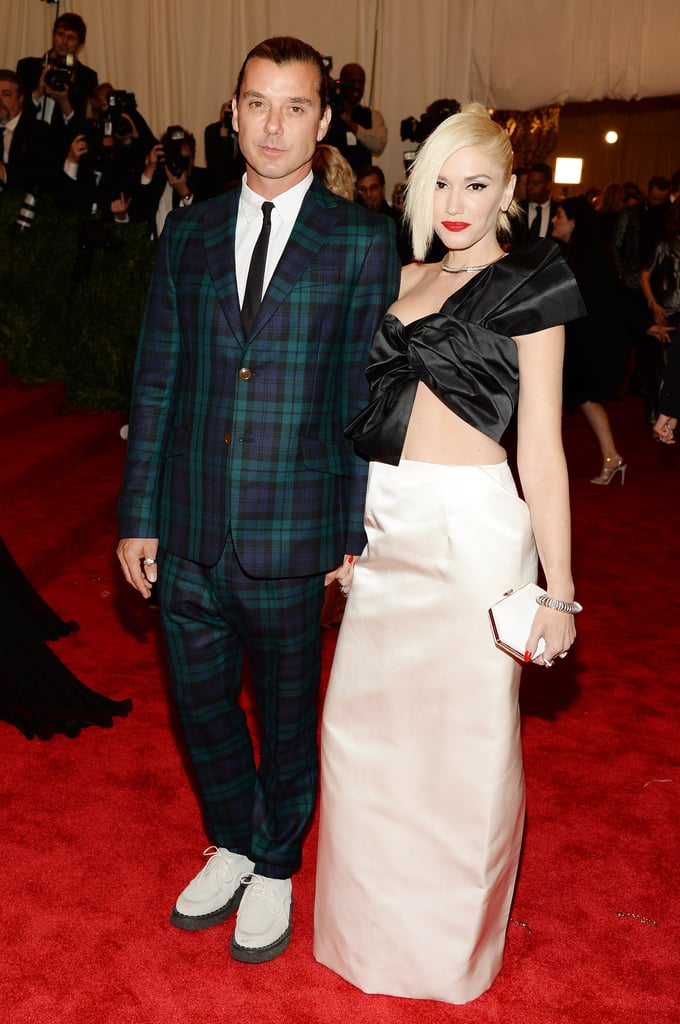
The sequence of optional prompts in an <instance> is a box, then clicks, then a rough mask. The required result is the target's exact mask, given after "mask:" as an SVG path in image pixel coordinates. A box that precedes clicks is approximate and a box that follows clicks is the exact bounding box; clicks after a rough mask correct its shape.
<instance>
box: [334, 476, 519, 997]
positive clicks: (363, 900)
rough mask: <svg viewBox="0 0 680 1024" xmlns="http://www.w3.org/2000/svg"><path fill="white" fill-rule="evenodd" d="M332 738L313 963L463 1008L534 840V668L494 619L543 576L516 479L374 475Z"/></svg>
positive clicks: (488, 958) (498, 948) (487, 977)
mask: <svg viewBox="0 0 680 1024" xmlns="http://www.w3.org/2000/svg"><path fill="white" fill-rule="evenodd" d="M366 531H367V536H368V544H367V547H366V549H365V551H364V552H363V554H362V556H361V558H360V559H358V560H357V563H356V566H355V570H354V580H353V583H352V589H351V593H350V596H349V600H348V602H347V608H346V611H345V615H344V619H343V623H342V626H341V630H340V635H339V638H338V645H337V649H336V653H335V658H334V662H333V668H332V672H331V678H330V681H329V686H328V692H327V696H326V700H325V706H324V710H323V718H322V735H321V759H322V775H321V819H320V832H319V852H318V867H317V888H316V905H315V915H314V929H315V932H314V954H315V956H316V959H317V960H318V961H319V962H320V963H322V964H325V965H326V966H327V967H330V968H331V969H332V970H333V971H335V972H337V973H338V974H339V975H341V976H342V977H343V978H346V979H347V981H350V982H351V983H352V984H353V985H356V986H358V987H359V988H360V989H362V990H363V991H364V992H376V993H378V992H379V993H384V994H388V995H395V996H405V997H410V998H421V999H438V1000H443V1001H445V1002H449V1003H465V1002H468V1001H469V1000H471V999H475V998H476V997H477V996H479V995H481V994H482V993H483V992H484V991H485V990H486V989H487V988H488V987H489V986H490V985H491V984H492V982H493V980H494V978H495V977H496V975H497V974H498V972H499V970H500V968H501V964H502V957H503V946H504V941H505V932H506V928H507V923H508V917H509V913H510V904H511V900H512V895H513V889H514V884H515V878H516V874H517V865H518V861H519V855H520V847H521V841H522V831H523V824H524V774H523V769H522V752H521V745H520V719H519V707H518V689H519V678H520V671H521V669H520V666H519V665H518V664H517V663H516V662H515V661H514V660H513V659H512V658H511V657H509V656H508V655H507V654H504V653H503V652H502V651H499V650H498V649H497V648H496V647H495V646H494V643H493V637H492V633H491V627H490V624H489V617H488V609H489V607H490V606H491V605H492V604H494V603H495V602H496V601H497V600H498V599H499V598H500V597H501V596H502V595H503V593H504V592H505V591H506V590H509V589H510V588H511V587H518V586H521V585H522V584H524V583H528V582H532V581H534V580H535V578H536V564H537V563H536V549H535V545H534V540H533V535H532V531H531V525H530V520H529V512H528V508H527V506H526V504H525V503H524V502H523V501H522V500H521V499H520V498H519V496H518V494H517V490H516V488H515V484H514V480H513V477H512V474H511V472H510V469H509V468H508V465H507V463H502V464H500V465H493V466H440V465H431V464H428V463H422V462H412V461H404V460H402V462H401V463H400V465H399V466H388V465H384V464H382V463H372V464H371V467H370V472H369V484H368V494H367V503H366Z"/></svg>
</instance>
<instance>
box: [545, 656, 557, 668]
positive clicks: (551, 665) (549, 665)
mask: <svg viewBox="0 0 680 1024" xmlns="http://www.w3.org/2000/svg"><path fill="white" fill-rule="evenodd" d="M543 664H544V665H545V667H546V668H552V667H553V665H554V664H555V662H554V661H551V660H550V658H545V657H544V658H543Z"/></svg>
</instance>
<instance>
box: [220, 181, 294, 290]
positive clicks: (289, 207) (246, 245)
mask: <svg viewBox="0 0 680 1024" xmlns="http://www.w3.org/2000/svg"><path fill="white" fill-rule="evenodd" d="M312 180H313V174H312V172H311V171H310V172H309V174H308V175H307V177H306V178H304V179H303V181H301V182H299V183H298V184H297V185H294V186H293V187H292V188H289V189H288V191H287V192H282V193H281V195H280V196H277V197H276V199H273V200H272V202H273V203H274V209H273V210H272V229H271V234H270V236H269V247H268V249H267V263H266V266H265V271H264V283H263V286H262V294H263V295H264V293H265V292H266V291H267V288H268V286H269V282H270V281H271V279H272V277H273V274H274V271H275V270H276V265H277V263H278V262H279V260H280V259H281V256H282V255H283V250H284V249H285V248H286V245H287V243H288V239H289V238H290V235H291V232H292V230H293V227H294V225H295V221H296V220H297V217H298V214H299V212H300V207H301V206H302V203H303V200H304V198H305V196H306V194H307V192H308V190H309V186H310V185H311V184H312ZM263 202H265V200H264V198H263V197H262V196H259V195H258V194H257V192H253V190H252V189H251V188H250V187H249V186H248V185H246V179H245V175H244V176H243V184H242V185H241V198H240V199H239V204H238V214H237V218H236V283H237V286H238V298H239V302H240V303H241V305H243V295H244V293H245V290H246V281H247V279H248V268H249V267H250V259H251V256H252V255H253V249H254V248H255V243H256V241H257V239H258V237H259V235H260V231H261V230H262V203H263Z"/></svg>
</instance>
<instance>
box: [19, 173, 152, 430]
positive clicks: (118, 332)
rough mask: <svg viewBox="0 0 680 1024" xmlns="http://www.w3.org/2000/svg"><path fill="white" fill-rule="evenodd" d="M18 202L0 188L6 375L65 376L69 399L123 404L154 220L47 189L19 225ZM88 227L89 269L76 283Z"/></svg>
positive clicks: (125, 404)
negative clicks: (119, 216)
mask: <svg viewBox="0 0 680 1024" xmlns="http://www.w3.org/2000/svg"><path fill="white" fill-rule="evenodd" d="M22 200H23V194H16V193H14V192H12V191H9V192H6V193H4V194H3V195H0V280H1V281H2V309H3V317H2V318H0V352H1V353H3V354H5V355H7V357H8V360H9V370H10V373H11V374H12V375H14V376H17V377H21V378H23V379H24V380H27V381H29V382H32V383H37V382H41V381H45V380H60V381H62V382H63V383H64V385H65V387H66V391H67V394H68V398H69V402H70V403H71V404H72V405H80V406H87V407H90V408H97V409H113V410H118V411H121V412H124V411H125V410H126V409H127V407H128V404H129V400H130V389H131V380H132V370H133V366H134V359H135V352H136V348H137V337H138V334H139V328H140V324H141V319H142V314H143V311H144V302H145V300H146V292H147V288H148V283H149V277H150V274H151V268H152V266H153V259H154V255H155V245H154V243H153V242H152V241H150V240H149V237H148V236H149V232H148V228H147V227H146V226H145V225H132V224H104V223H101V222H98V221H87V218H83V217H82V216H79V215H76V214H70V213H66V212H64V211H62V210H59V209H57V208H56V207H55V205H54V203H53V202H52V200H51V198H50V197H48V196H41V197H39V199H38V206H37V208H36V213H35V219H34V222H33V227H32V229H31V230H30V231H27V232H24V233H22V232H19V231H18V229H17V228H16V226H15V221H16V217H17V214H18V212H19V209H20V207H21V202H22ZM86 222H87V223H86ZM84 226H85V227H84ZM84 229H85V230H87V231H89V232H90V233H91V235H92V239H91V240H92V242H93V251H92V261H91V269H90V273H89V275H88V276H86V277H85V278H84V279H83V280H79V281H76V280H74V279H73V276H72V274H73V269H74V265H75V263H76V256H77V253H78V240H79V237H80V238H82V233H83V230H84Z"/></svg>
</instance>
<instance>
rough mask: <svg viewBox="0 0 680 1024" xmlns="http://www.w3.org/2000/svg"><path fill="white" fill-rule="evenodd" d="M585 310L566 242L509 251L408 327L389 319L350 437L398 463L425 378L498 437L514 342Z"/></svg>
mask: <svg viewBox="0 0 680 1024" xmlns="http://www.w3.org/2000/svg"><path fill="white" fill-rule="evenodd" d="M585 314H586V309H585V306H584V305H583V301H582V299H581V295H580V293H579V290H578V287H577V285H576V282H575V280H574V276H573V274H572V272H571V270H570V269H569V267H568V266H567V264H566V263H565V261H564V257H563V256H562V252H561V249H560V248H559V246H558V245H557V244H556V243H555V242H552V241H550V240H546V239H540V240H537V241H536V242H532V243H530V244H527V245H524V246H522V247H521V248H520V249H517V250H515V251H514V252H511V253H509V254H508V255H507V256H506V257H504V258H503V259H501V260H499V261H498V262H496V263H492V264H491V265H490V266H488V267H486V268H485V269H484V270H482V271H480V272H479V273H478V274H476V275H475V276H474V277H473V278H472V279H471V280H470V281H469V282H467V283H466V284H465V285H463V287H462V288H460V289H459V290H458V291H457V292H454V294H453V295H451V296H450V297H449V298H448V299H447V300H446V302H445V303H444V305H443V306H442V308H441V309H440V310H439V312H438V313H429V314H428V315H427V316H424V317H421V318H420V319H418V320H414V321H413V322H412V323H410V324H407V325H406V326H405V325H404V324H402V323H401V321H400V320H398V319H397V317H395V316H394V315H393V314H391V313H386V314H385V317H384V319H383V321H382V324H381V326H380V328H379V329H378V332H377V334H376V336H375V338H374V340H373V344H372V347H371V350H370V353H369V357H368V369H367V377H368V381H369V384H370V388H371V394H372V396H373V398H372V400H371V402H370V404H369V405H368V407H367V408H366V409H364V410H363V411H362V412H360V413H359V415H358V416H356V417H355V418H354V419H353V420H352V422H351V423H349V424H348V426H347V428H346V430H345V433H346V435H347V437H349V438H351V439H352V441H353V442H354V446H355V448H356V450H357V452H358V453H359V454H360V455H362V456H363V457H364V458H366V459H370V460H373V461H377V462H388V463H390V464H392V465H395V466H396V465H397V464H398V462H399V459H400V457H401V452H402V449H403V447H404V438H405V436H406V430H407V427H408V423H409V419H410V416H411V410H412V407H413V402H414V399H415V394H416V388H417V386H418V382H419V381H422V382H423V383H424V384H426V385H427V387H429V388H430V390H431V391H433V392H434V394H435V395H436V396H437V397H438V398H439V399H440V400H441V401H442V402H443V403H444V404H445V405H446V406H447V407H448V408H449V409H451V411H452V412H454V413H455V414H456V415H457V416H460V418H461V419H462V420H464V421H465V422H466V423H468V424H470V425H471V426H473V427H476V428H477V430H480V431H481V432H482V433H483V434H485V435H486V436H487V437H490V438H492V439H493V440H494V441H499V440H500V438H501V437H502V435H503V432H504V431H505V429H506V427H507V426H508V424H509V422H510V420H511V418H512V414H513V412H514V409H515V406H516V404H517V397H518V394H519V360H518V351H517V345H516V343H515V342H514V341H513V337H515V336H517V335H522V334H533V333H534V332H536V331H541V330H544V329H545V328H547V327H554V326H555V325H557V324H563V323H566V322H567V321H569V320H576V319H577V318H579V317H581V316H584V315H585Z"/></svg>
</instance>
